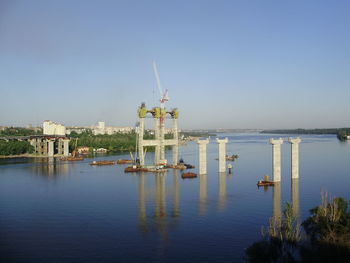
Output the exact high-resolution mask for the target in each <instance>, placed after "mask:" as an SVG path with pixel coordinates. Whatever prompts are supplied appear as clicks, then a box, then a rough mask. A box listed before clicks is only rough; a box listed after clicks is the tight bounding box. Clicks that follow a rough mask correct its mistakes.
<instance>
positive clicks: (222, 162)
mask: <svg viewBox="0 0 350 263" xmlns="http://www.w3.org/2000/svg"><path fill="white" fill-rule="evenodd" d="M216 141H217V143H218V144H219V173H224V172H226V143H227V142H228V139H227V138H225V139H222V140H219V139H216Z"/></svg>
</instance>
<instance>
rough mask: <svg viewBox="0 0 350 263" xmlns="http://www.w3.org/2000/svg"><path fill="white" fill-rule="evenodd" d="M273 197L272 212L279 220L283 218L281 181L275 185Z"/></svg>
mask: <svg viewBox="0 0 350 263" xmlns="http://www.w3.org/2000/svg"><path fill="white" fill-rule="evenodd" d="M272 199H273V201H272V214H273V218H274V219H275V220H276V222H277V221H278V220H280V219H281V183H279V182H278V183H275V185H274V187H273V192H272Z"/></svg>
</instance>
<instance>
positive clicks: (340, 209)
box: [245, 193, 350, 262]
mask: <svg viewBox="0 0 350 263" xmlns="http://www.w3.org/2000/svg"><path fill="white" fill-rule="evenodd" d="M348 204H349V202H348V201H346V200H344V199H343V198H336V197H335V198H329V197H328V195H327V193H324V194H323V195H322V200H321V204H320V205H319V206H317V207H315V208H313V209H311V210H310V214H311V215H310V217H309V218H307V219H306V220H305V221H304V222H303V223H302V224H300V223H299V222H298V219H297V217H296V215H295V214H294V212H293V208H292V205H290V204H288V203H287V204H286V207H285V209H284V211H283V216H282V217H281V218H274V217H272V218H271V219H270V224H269V226H268V228H267V229H266V230H264V231H262V232H263V240H262V241H259V242H256V243H254V244H253V245H251V246H250V247H248V249H247V250H246V255H245V261H246V262H348V261H349V258H350V211H349V209H348ZM303 230H304V231H303Z"/></svg>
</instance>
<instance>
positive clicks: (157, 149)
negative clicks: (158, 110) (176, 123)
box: [153, 118, 160, 165]
mask: <svg viewBox="0 0 350 263" xmlns="http://www.w3.org/2000/svg"><path fill="white" fill-rule="evenodd" d="M153 122H154V139H155V140H156V141H157V142H159V137H160V129H159V127H160V126H159V125H160V123H159V118H154V119H153ZM159 163H160V144H157V145H156V146H155V152H154V164H155V165H157V164H159Z"/></svg>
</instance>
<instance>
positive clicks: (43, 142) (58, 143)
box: [0, 135, 70, 157]
mask: <svg viewBox="0 0 350 263" xmlns="http://www.w3.org/2000/svg"><path fill="white" fill-rule="evenodd" d="M0 140H4V141H27V142H29V143H30V144H31V145H32V146H33V147H34V153H35V154H38V155H43V156H49V157H52V156H55V155H63V156H68V155H69V141H70V139H69V138H68V137H66V136H56V135H30V136H3V137H0Z"/></svg>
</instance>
